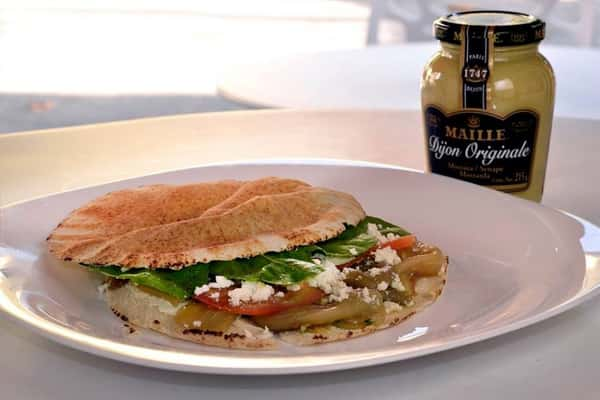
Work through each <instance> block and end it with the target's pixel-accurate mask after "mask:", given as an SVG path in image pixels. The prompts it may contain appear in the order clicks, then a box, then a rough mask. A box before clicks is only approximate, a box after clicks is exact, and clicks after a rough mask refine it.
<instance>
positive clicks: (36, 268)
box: [0, 161, 600, 374]
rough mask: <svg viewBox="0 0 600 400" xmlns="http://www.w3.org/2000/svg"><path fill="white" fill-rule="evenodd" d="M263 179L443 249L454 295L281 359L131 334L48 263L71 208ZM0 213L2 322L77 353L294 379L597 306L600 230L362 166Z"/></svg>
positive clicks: (82, 198)
mask: <svg viewBox="0 0 600 400" xmlns="http://www.w3.org/2000/svg"><path fill="white" fill-rule="evenodd" d="M265 175H279V176H287V177H297V178H301V179H304V180H306V181H308V182H311V183H312V184H315V185H322V186H326V187H330V188H336V189H340V190H343V191H346V192H349V193H352V194H354V195H355V196H356V197H357V198H358V199H359V201H360V202H361V203H362V205H363V206H364V208H365V209H366V210H367V212H368V213H369V214H371V215H376V216H379V217H382V218H384V219H387V220H389V221H393V222H395V223H397V224H400V225H402V226H405V227H406V228H408V229H409V230H411V231H413V232H414V233H416V234H417V235H418V236H419V237H420V238H421V239H423V240H424V241H426V242H429V243H434V244H437V245H439V246H440V247H441V248H442V249H443V250H445V251H446V252H447V253H448V255H449V256H450V267H449V273H448V283H447V285H446V288H445V290H444V292H443V294H442V296H441V297H440V298H439V300H438V301H437V302H436V303H435V304H434V305H433V306H431V307H430V308H428V309H427V310H425V311H424V312H422V313H420V314H417V315H416V316H415V317H414V318H412V319H410V320H408V321H406V322H404V323H402V324H400V325H399V326H396V327H394V328H390V329H387V330H384V331H381V332H378V333H375V334H373V335H370V336H367V337H363V338H357V339H352V340H348V341H344V342H340V343H332V344H325V345H319V346H312V347H304V348H300V347H293V346H282V347H281V348H280V349H278V350H275V351H243V350H226V349H218V348H212V347H205V346H201V345H197V344H192V343H188V342H184V341H179V340H175V339H170V338H168V337H165V336H162V335H159V334H156V333H153V332H149V331H138V332H137V333H135V334H133V335H130V334H129V333H127V330H126V329H124V327H123V323H122V321H120V320H118V319H117V318H116V317H114V315H113V314H112V313H111V312H110V310H109V309H108V307H107V305H106V304H105V303H104V302H103V301H102V300H101V299H99V297H98V294H97V290H96V286H97V283H98V282H99V277H97V276H95V275H94V274H91V273H88V272H86V271H84V270H83V268H80V267H77V266H74V265H66V264H63V263H61V262H58V261H56V260H54V259H53V258H52V257H51V256H49V255H48V253H47V251H46V247H45V243H44V239H45V237H46V236H47V235H48V233H49V232H50V231H51V230H52V229H53V228H54V227H55V226H56V224H57V223H58V222H59V221H60V220H61V219H62V218H63V217H64V216H65V215H66V214H67V213H68V212H69V211H70V210H72V209H74V208H77V207H79V206H80V205H82V204H84V203H85V202H87V201H89V200H91V199H93V198H95V197H96V196H99V195H101V194H103V193H106V192H108V191H112V190H116V189H121V188H126V187H131V186H137V185H142V184H150V183H159V182H166V183H184V182H194V181H207V180H216V179H224V178H237V179H248V178H257V177H261V176H265ZM0 211H1V213H0V309H2V310H3V311H4V313H6V314H8V315H9V316H11V317H13V318H14V319H15V320H17V321H20V322H22V323H24V324H25V325H26V326H28V327H30V328H31V329H33V330H35V331H36V332H39V333H41V334H43V335H44V336H46V337H48V338H50V339H52V340H55V341H57V342H60V343H63V344H65V345H67V346H71V347H74V348H77V349H80V350H83V351H86V352H90V353H93V354H97V355H101V356H106V357H110V358H113V359H117V360H122V361H127V362H131V363H136V364H141V365H146V366H152V367H159V368H165V369H174V370H186V371H196V372H205V373H219V374H293V373H304V372H317V371H328V370H339V369H347V368H354V367H360V366H367V365H375V364H381V363H386V362H390V361H397V360H405V359H409V358H413V357H418V356H422V355H425V354H430V353H434V352H438V351H442V350H447V349H450V348H454V347H457V346H462V345H466V344H469V343H473V342H477V341H481V340H484V339H487V338H490V337H493V336H497V335H500V334H503V333H507V332H510V331H514V330H516V329H519V328H522V327H524V326H527V325H530V324H533V323H535V322H538V321H541V320H543V319H546V318H549V317H551V316H553V315H556V314H558V313H560V312H563V311H565V310H568V309H570V308H572V307H574V306H575V305H577V304H579V303H581V302H582V301H583V300H585V299H587V298H589V297H590V296H591V295H592V294H595V293H596V292H597V291H598V290H597V288H598V284H599V282H600V262H598V257H597V254H598V253H597V252H598V251H599V250H600V229H598V228H597V227H595V226H593V225H591V224H590V223H587V222H585V221H582V220H580V219H577V218H575V217H569V216H566V215H564V214H561V213H559V212H557V211H554V210H552V209H549V208H545V207H542V206H540V205H538V204H535V203H531V202H527V201H523V200H519V199H516V198H514V197H511V196H508V195H504V194H501V193H497V192H494V191H491V190H485V189H482V188H479V187H477V186H474V185H470V184H465V183H462V182H459V181H455V180H451V179H447V178H444V177H440V176H434V175H424V174H420V173H417V172H412V171H406V170H403V169H400V168H393V167H385V166H378V165H366V164H364V163H363V164H357V163H350V162H346V163H342V162H314V161H312V162H306V163H301V162H295V163H273V162H267V163H255V164H238V165H221V166H209V167H202V168H196V169H190V170H183V171H175V172H169V173H164V174H160V175H153V176H147V177H142V178H138V179H132V180H128V181H122V182H116V183H111V184H107V185H103V186H97V187H93V188H88V189H81V190H77V191H73V192H67V193H61V194H56V195H52V196H48V197H44V198H41V199H37V200H33V201H29V202H25V203H20V204H16V205H12V206H10V207H6V208H3V209H0ZM594 252H596V253H594ZM595 254H596V255H595Z"/></svg>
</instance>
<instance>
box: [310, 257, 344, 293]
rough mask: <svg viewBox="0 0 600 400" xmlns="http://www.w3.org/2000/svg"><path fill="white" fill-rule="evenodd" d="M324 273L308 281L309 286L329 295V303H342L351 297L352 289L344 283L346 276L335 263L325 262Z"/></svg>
mask: <svg viewBox="0 0 600 400" xmlns="http://www.w3.org/2000/svg"><path fill="white" fill-rule="evenodd" d="M324 267H325V269H324V271H323V272H321V273H319V274H318V275H317V276H314V277H312V278H310V279H309V280H308V284H309V286H312V287H316V288H319V289H321V290H322V291H324V292H325V294H328V295H329V297H328V299H329V301H330V302H332V301H342V300H345V299H347V298H348V296H350V293H352V288H351V287H349V286H348V285H346V282H344V274H343V273H342V272H340V270H338V269H337V267H336V266H335V264H334V263H332V262H331V261H328V260H325V262H324Z"/></svg>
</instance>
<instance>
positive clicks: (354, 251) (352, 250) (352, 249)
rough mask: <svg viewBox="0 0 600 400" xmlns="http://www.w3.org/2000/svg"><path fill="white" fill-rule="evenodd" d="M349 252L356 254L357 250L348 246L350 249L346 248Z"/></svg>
mask: <svg viewBox="0 0 600 400" xmlns="http://www.w3.org/2000/svg"><path fill="white" fill-rule="evenodd" d="M348 251H349V252H350V254H352V255H353V256H356V255H358V251H356V249H355V248H354V247H350V249H349V250H348Z"/></svg>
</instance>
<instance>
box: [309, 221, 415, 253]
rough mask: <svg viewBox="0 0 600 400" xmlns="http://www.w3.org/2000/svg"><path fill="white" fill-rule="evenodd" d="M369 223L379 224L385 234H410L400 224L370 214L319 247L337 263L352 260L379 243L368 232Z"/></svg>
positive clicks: (380, 230)
mask: <svg viewBox="0 0 600 400" xmlns="http://www.w3.org/2000/svg"><path fill="white" fill-rule="evenodd" d="M369 224H375V225H377V228H378V230H379V232H381V233H382V234H383V235H387V234H388V233H393V234H395V235H399V236H406V235H409V233H408V232H407V231H405V230H404V229H402V228H400V227H399V226H396V225H393V224H390V223H389V222H386V221H384V220H382V219H380V218H375V217H369V216H368V217H366V218H365V219H363V220H362V221H361V222H360V223H359V224H358V225H356V226H351V227H348V228H347V229H346V230H345V231H344V232H342V233H341V234H340V235H339V236H337V237H335V238H333V239H330V240H328V241H326V242H323V243H320V244H319V247H320V248H321V249H322V250H323V253H324V255H325V256H326V257H327V259H328V260H329V261H331V262H333V263H334V264H336V265H339V264H344V263H346V262H348V261H351V260H353V259H354V258H356V257H357V256H358V255H360V254H363V253H364V252H366V251H368V250H369V249H371V248H372V247H373V246H375V245H376V244H377V239H376V238H375V237H373V236H371V235H369V234H368V233H367V231H368V228H369Z"/></svg>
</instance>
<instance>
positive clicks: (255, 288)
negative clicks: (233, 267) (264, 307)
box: [229, 282, 275, 306]
mask: <svg viewBox="0 0 600 400" xmlns="http://www.w3.org/2000/svg"><path fill="white" fill-rule="evenodd" d="M274 293H275V289H273V286H270V285H267V284H264V283H262V282H242V286H241V287H239V288H236V289H233V290H230V291H229V303H230V304H231V305H233V306H239V305H240V303H241V302H260V301H266V300H268V299H269V297H271V296H272V295H273V294H274Z"/></svg>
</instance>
